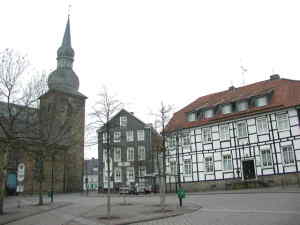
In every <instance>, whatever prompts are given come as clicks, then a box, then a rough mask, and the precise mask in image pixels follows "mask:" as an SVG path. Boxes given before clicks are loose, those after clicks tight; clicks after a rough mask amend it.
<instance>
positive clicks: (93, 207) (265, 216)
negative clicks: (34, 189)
mask: <svg viewBox="0 0 300 225" xmlns="http://www.w3.org/2000/svg"><path fill="white" fill-rule="evenodd" d="M297 191H298V192H297ZM55 200H56V202H69V203H70V205H68V206H66V207H62V208H58V209H54V210H51V211H49V212H43V213H41V214H39V215H34V216H29V217H26V218H23V219H19V220H17V221H15V222H11V223H6V224H9V225H104V223H101V221H100V220H98V219H97V217H96V216H97V215H98V213H99V214H101V213H102V214H103V213H104V212H100V211H99V209H100V208H101V205H102V206H103V205H104V204H105V201H106V200H105V198H103V196H102V197H101V196H96V195H95V196H94V197H92V196H89V197H86V196H81V195H78V194H70V195H57V196H56V199H55ZM120 200H121V199H120V198H113V201H112V203H113V205H114V204H118V203H120ZM26 201H30V198H28V199H27V200H26ZM131 201H139V202H143V201H152V202H157V203H158V196H155V197H154V196H153V197H133V198H132V199H131ZM167 201H169V202H173V203H176V202H177V198H176V196H175V195H169V196H168V197H167ZM183 204H184V205H192V204H194V205H201V208H200V209H199V210H197V211H194V212H193V213H188V214H184V215H181V216H176V217H169V218H165V219H159V220H153V221H149V222H139V223H134V224H135V225H138V224H139V225H299V224H300V222H299V221H300V189H297V190H296V191H294V192H290V193H288V192H278V193H273V192H272V193H268V192H264V193H238V192H236V193H218V194H216V193H208V194H197V193H194V194H188V195H187V198H186V199H184V201H183ZM133 205H136V207H137V208H138V207H141V205H140V204H133ZM11 207H13V204H12V205H11ZM99 207H100V208H99ZM104 208H105V207H104ZM114 209H116V207H115V208H114V207H113V209H112V211H113V212H114V213H117V214H119V215H120V214H121V213H123V215H124V214H126V213H128V209H129V208H128V207H123V208H122V211H118V212H116V210H115V211H114ZM102 211H103V210H102ZM0 222H1V217H0ZM107 224H111V225H114V224H115V223H114V220H112V221H111V222H110V223H107V222H105V225H107ZM132 224H133V223H132Z"/></svg>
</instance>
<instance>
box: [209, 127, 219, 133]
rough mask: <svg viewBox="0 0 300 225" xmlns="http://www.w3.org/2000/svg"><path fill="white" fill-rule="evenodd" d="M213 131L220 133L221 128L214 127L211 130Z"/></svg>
mask: <svg viewBox="0 0 300 225" xmlns="http://www.w3.org/2000/svg"><path fill="white" fill-rule="evenodd" d="M211 131H212V132H219V127H218V126H213V127H212V128H211Z"/></svg>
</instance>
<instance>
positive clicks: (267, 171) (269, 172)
mask: <svg viewBox="0 0 300 225" xmlns="http://www.w3.org/2000/svg"><path fill="white" fill-rule="evenodd" d="M271 174H274V172H273V169H272V168H268V169H264V175H271Z"/></svg>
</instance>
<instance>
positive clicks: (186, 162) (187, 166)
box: [183, 159, 192, 176]
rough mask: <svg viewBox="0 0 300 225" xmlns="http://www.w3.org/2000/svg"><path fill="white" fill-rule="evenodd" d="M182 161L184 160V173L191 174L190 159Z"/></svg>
mask: <svg viewBox="0 0 300 225" xmlns="http://www.w3.org/2000/svg"><path fill="white" fill-rule="evenodd" d="M183 162H184V175H185V176H191V175H192V159H185V160H184V161H183Z"/></svg>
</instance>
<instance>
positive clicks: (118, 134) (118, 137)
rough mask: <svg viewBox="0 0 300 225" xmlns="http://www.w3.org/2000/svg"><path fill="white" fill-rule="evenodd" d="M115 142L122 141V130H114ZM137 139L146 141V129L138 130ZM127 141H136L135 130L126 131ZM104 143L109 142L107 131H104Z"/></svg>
mask: <svg viewBox="0 0 300 225" xmlns="http://www.w3.org/2000/svg"><path fill="white" fill-rule="evenodd" d="M113 134H114V138H113V141H114V143H118V142H121V134H122V131H114V133H113ZM137 140H138V141H144V140H145V131H144V130H137ZM126 141H127V142H132V141H134V131H133V130H127V131H126ZM102 143H107V133H106V132H103V133H102Z"/></svg>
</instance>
